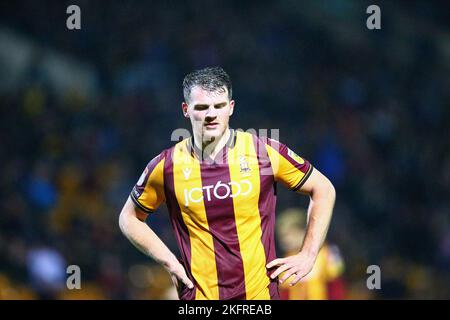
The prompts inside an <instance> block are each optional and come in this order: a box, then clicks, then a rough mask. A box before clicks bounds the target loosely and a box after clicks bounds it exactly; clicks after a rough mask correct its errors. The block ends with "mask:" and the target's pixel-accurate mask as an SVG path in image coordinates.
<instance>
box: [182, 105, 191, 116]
mask: <svg viewBox="0 0 450 320" xmlns="http://www.w3.org/2000/svg"><path fill="white" fill-rule="evenodd" d="M181 109H183V115H184V116H185V117H186V118H189V113H188V105H187V103H186V102H182V103H181Z"/></svg>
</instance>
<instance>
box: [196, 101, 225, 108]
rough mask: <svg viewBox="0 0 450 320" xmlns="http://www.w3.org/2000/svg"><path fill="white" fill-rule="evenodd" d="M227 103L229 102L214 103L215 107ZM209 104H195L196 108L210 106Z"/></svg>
mask: <svg viewBox="0 0 450 320" xmlns="http://www.w3.org/2000/svg"><path fill="white" fill-rule="evenodd" d="M226 105H227V102H221V103H216V104H215V105H214V107H224V106H226ZM208 107H209V105H208V104H196V105H194V108H208Z"/></svg>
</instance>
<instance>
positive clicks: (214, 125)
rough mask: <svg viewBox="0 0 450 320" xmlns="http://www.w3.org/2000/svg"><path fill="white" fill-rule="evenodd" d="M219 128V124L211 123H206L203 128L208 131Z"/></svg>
mask: <svg viewBox="0 0 450 320" xmlns="http://www.w3.org/2000/svg"><path fill="white" fill-rule="evenodd" d="M218 126H219V124H218V123H217V122H211V123H206V124H205V127H206V128H208V129H215V128H217V127H218Z"/></svg>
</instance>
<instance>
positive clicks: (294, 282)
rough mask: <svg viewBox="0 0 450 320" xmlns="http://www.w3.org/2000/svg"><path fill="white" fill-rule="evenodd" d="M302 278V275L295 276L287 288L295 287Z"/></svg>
mask: <svg viewBox="0 0 450 320" xmlns="http://www.w3.org/2000/svg"><path fill="white" fill-rule="evenodd" d="M303 277H304V275H303V274H297V275H296V276H295V278H294V280H292V281H291V282H290V283H289V286H291V287H292V286H295V285H296V284H297V283H298V282H299V281H300V280H301V279H302V278H303Z"/></svg>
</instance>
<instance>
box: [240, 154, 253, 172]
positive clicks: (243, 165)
mask: <svg viewBox="0 0 450 320" xmlns="http://www.w3.org/2000/svg"><path fill="white" fill-rule="evenodd" d="M239 166H240V171H241V173H242V174H243V175H250V171H251V169H250V167H249V166H248V162H247V158H246V157H245V156H239Z"/></svg>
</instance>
